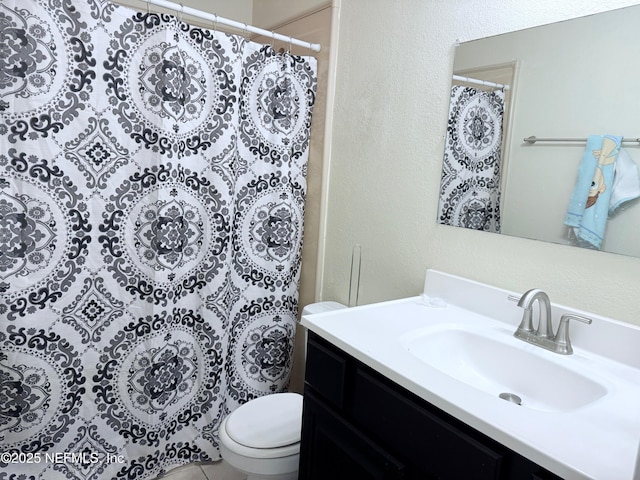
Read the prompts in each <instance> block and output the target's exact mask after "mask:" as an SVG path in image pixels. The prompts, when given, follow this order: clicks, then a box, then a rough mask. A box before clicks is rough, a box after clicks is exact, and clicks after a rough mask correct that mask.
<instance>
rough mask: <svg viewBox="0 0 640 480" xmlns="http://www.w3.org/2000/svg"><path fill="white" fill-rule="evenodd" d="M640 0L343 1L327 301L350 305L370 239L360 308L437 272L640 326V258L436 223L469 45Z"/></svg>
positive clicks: (407, 290) (416, 288)
mask: <svg viewBox="0 0 640 480" xmlns="http://www.w3.org/2000/svg"><path fill="white" fill-rule="evenodd" d="M637 3H639V2H638V1H637V0H636V1H629V0H627V1H624V0H606V1H604V0H563V1H562V2H557V1H556V0H403V1H394V2H389V1H388V0H346V1H343V2H341V4H340V8H341V11H340V25H339V29H340V30H339V37H340V40H339V44H338V52H337V66H336V72H337V78H336V101H335V107H334V110H333V113H334V126H333V130H332V137H333V139H332V142H331V151H332V153H331V178H330V184H329V194H328V205H327V209H326V212H327V230H326V241H325V244H324V247H325V250H324V254H325V256H324V263H323V265H322V269H323V270H322V278H321V280H322V291H321V296H322V298H323V299H334V300H339V301H342V302H346V301H347V296H348V285H349V273H350V262H351V251H352V247H353V245H354V244H356V243H358V244H361V245H362V277H361V290H360V303H371V302H374V301H380V300H386V299H392V298H399V297H404V296H408V295H414V294H417V293H419V292H420V291H421V289H422V284H423V278H424V270H425V268H427V267H431V268H437V269H440V270H443V271H446V272H449V273H453V274H457V275H462V276H465V277H468V278H472V279H475V280H479V281H482V282H486V283H490V284H493V285H497V286H500V287H503V288H507V289H512V290H516V291H524V290H526V289H528V288H532V287H540V288H544V289H545V290H547V291H548V292H549V294H550V296H551V299H552V300H553V301H555V302H559V303H563V304H567V305H570V306H574V307H577V308H582V309H585V310H588V311H593V312H596V313H599V314H603V315H608V316H611V317H614V318H618V319H620V320H623V321H627V322H632V323H638V324H640V259H635V258H628V257H623V256H619V255H612V254H606V253H601V252H592V251H587V250H582V249H577V248H574V247H568V246H562V245H554V244H549V243H543V242H537V241H533V240H525V239H519V238H514V237H508V236H500V235H494V234H488V233H482V232H475V231H469V230H464V229H460V228H453V227H447V226H442V225H436V221H435V218H436V211H437V200H438V189H439V184H440V171H441V159H442V152H443V141H444V132H445V125H446V118H447V111H448V92H449V86H450V74H451V70H452V64H453V50H454V49H453V46H454V44H455V42H456V41H467V40H472V39H476V38H481V37H484V36H488V35H495V34H500V33H504V32H507V31H513V30H518V29H522V28H527V27H531V26H536V25H541V24H545V23H551V22H555V21H559V20H563V19H567V18H573V17H578V16H582V15H586V14H589V13H595V12H598V11H603V10H608V9H612V8H618V7H622V6H627V5H632V4H637ZM629 61H634V60H633V59H629Z"/></svg>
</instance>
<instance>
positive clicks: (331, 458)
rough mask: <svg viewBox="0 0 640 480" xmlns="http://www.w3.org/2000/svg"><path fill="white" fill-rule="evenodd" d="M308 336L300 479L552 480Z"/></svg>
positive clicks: (544, 472) (332, 348)
mask: <svg viewBox="0 0 640 480" xmlns="http://www.w3.org/2000/svg"><path fill="white" fill-rule="evenodd" d="M559 478H560V477H557V476H556V475H554V474H552V473H551V472H549V471H546V470H545V469H543V468H542V467H540V466H538V465H536V464H535V463H533V462H531V461H529V460H527V459H526V458H524V457H522V456H521V455H519V454H517V453H516V452H514V451H512V450H510V449H509V448H507V447H505V446H504V445H501V444H500V443H498V442H496V441H494V440H492V439H491V438H489V437H487V436H485V435H483V434H482V433H480V432H478V431H477V430H475V429H473V428H471V427H469V426H468V425H466V424H464V423H463V422H460V421H459V420H457V419H456V418H454V417H452V416H451V415H449V414H447V413H445V412H444V411H442V410H440V409H438V408H436V407H435V406H433V405H431V404H430V403H428V402H426V401H425V400H423V399H421V398H420V397H418V396H416V395H415V394H413V393H411V392H409V391H408V390H406V389H405V388H403V387H401V386H399V385H398V384H396V383H395V382H392V381H391V380H389V379H387V378H386V377H384V376H383V375H381V374H379V373H378V372H376V371H374V370H373V369H371V368H369V367H368V366H366V365H364V364H363V363H362V362H360V361H358V360H356V359H355V358H353V357H352V356H350V355H348V354H347V353H345V352H344V351H342V350H340V349H339V348H337V347H335V346H334V345H332V344H331V343H329V342H327V341H326V340H324V339H323V338H322V337H320V336H319V335H317V334H315V333H314V332H309V339H308V347H307V364H306V374H305V390H304V411H303V421H302V440H301V449H300V476H299V479H300V480H343V479H344V480H355V479H357V480H367V479H372V480H373V479H375V480H393V479H416V480H417V479H420V480H429V479H442V480H446V479H449V480H462V479H465V480H466V479H473V480H494V479H495V480H498V479H499V480H506V479H517V480H525V479H530V480H557V479H559Z"/></svg>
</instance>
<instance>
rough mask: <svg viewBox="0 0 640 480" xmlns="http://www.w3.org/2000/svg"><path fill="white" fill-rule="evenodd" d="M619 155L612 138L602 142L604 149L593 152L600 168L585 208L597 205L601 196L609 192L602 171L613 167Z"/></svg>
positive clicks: (594, 176) (594, 175) (594, 178)
mask: <svg viewBox="0 0 640 480" xmlns="http://www.w3.org/2000/svg"><path fill="white" fill-rule="evenodd" d="M617 154H618V151H617V145H616V143H615V142H614V141H613V140H612V139H610V138H605V139H604V140H603V141H602V149H600V150H594V151H593V156H594V157H595V158H597V159H598V166H597V167H596V171H595V173H594V174H593V180H592V181H591V188H590V189H589V196H588V197H587V204H586V205H585V208H589V207H592V206H593V205H595V203H596V202H597V201H598V197H600V194H601V193H604V192H605V191H606V190H607V184H606V182H605V176H604V173H603V171H602V169H603V168H605V167H606V166H608V165H613V164H614V163H615V161H616V155H617Z"/></svg>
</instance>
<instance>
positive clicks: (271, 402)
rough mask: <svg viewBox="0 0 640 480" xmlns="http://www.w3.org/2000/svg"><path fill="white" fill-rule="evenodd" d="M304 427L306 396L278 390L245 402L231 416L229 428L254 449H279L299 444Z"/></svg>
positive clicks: (236, 436) (235, 439) (237, 437)
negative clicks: (303, 407)
mask: <svg viewBox="0 0 640 480" xmlns="http://www.w3.org/2000/svg"><path fill="white" fill-rule="evenodd" d="M301 429H302V395H300V394H298V393H276V394H272V395H265V396H263V397H259V398H256V399H255V400H251V401H250V402H247V403H245V404H244V405H242V406H241V407H239V408H238V409H236V410H235V411H234V412H233V413H231V415H229V416H228V417H227V421H226V431H227V434H228V435H229V437H231V439H232V440H234V441H235V442H238V443H239V444H241V445H244V446H246V447H250V448H277V447H284V446H286V445H291V444H293V443H298V442H299V441H300V430H301Z"/></svg>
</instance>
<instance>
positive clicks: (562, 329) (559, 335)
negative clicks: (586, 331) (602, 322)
mask: <svg viewBox="0 0 640 480" xmlns="http://www.w3.org/2000/svg"><path fill="white" fill-rule="evenodd" d="M569 320H578V321H579V322H582V323H586V324H587V325H589V324H591V322H592V321H593V320H591V319H590V318H588V317H583V316H582V315H576V314H574V313H565V314H564V315H562V317H560V325H558V331H557V332H556V336H555V337H554V339H553V341H554V343H555V344H556V345H555V351H556V352H557V353H560V354H562V355H571V354H572V353H573V348H572V347H571V339H570V338H569Z"/></svg>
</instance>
